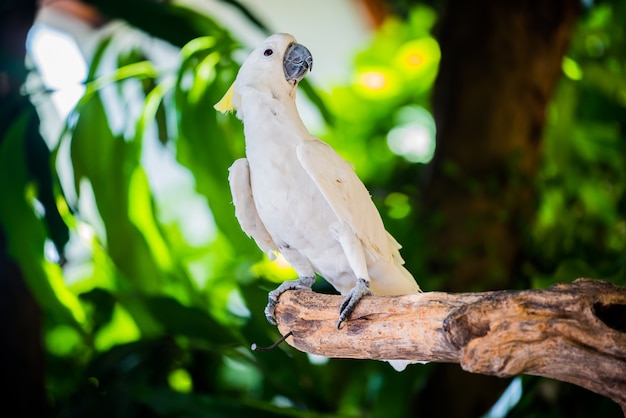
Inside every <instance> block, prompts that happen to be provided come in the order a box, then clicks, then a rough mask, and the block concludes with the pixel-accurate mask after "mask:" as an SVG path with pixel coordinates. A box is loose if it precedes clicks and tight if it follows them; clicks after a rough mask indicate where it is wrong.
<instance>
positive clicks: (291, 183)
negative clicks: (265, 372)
mask: <svg viewBox="0 0 626 418" xmlns="http://www.w3.org/2000/svg"><path fill="white" fill-rule="evenodd" d="M311 66H312V58H311V55H310V53H309V51H308V50H307V49H306V48H305V47H303V46H302V45H300V44H297V42H296V40H295V38H294V37H293V36H291V35H288V34H276V35H272V36H270V37H269V38H267V39H266V40H265V41H264V42H263V44H262V45H261V46H259V47H258V48H257V49H255V50H254V51H253V52H252V53H251V54H250V56H249V57H248V58H247V59H246V61H245V62H244V63H243V65H242V67H241V69H240V70H239V73H238V75H237V79H236V80H235V82H234V84H233V87H231V90H229V92H228V93H227V95H226V96H225V98H224V99H223V100H222V101H221V102H220V103H218V104H217V105H216V109H218V110H220V111H227V110H231V109H234V110H236V111H237V117H238V118H239V119H241V120H242V121H243V125H244V134H245V141H246V158H242V159H239V160H237V161H235V163H234V164H233V165H232V166H231V168H230V175H229V182H230V186H231V192H232V195H233V202H234V205H235V214H236V216H237V219H238V220H239V223H240V225H241V228H242V229H243V231H244V232H245V233H246V234H248V235H249V236H250V237H252V238H253V239H254V240H255V242H256V243H257V245H258V246H259V248H261V250H263V251H264V252H266V253H268V254H271V253H272V252H273V251H278V252H280V253H281V254H283V256H284V257H285V259H286V260H287V261H288V262H289V263H290V264H291V265H292V266H293V268H294V269H295V270H296V272H297V273H298V276H299V277H300V278H299V279H298V280H296V281H293V282H285V283H283V284H282V285H281V286H280V287H279V288H278V289H276V290H275V291H273V292H271V293H270V295H269V303H268V307H267V308H266V316H267V317H268V320H270V322H273V313H274V307H275V305H276V301H277V299H278V296H280V293H282V292H284V291H285V290H287V289H292V288H309V289H310V287H311V285H312V284H313V282H314V280H315V273H318V274H320V275H321V276H322V277H324V278H325V279H326V280H327V281H328V282H330V283H331V284H332V285H333V286H334V287H335V288H336V289H337V290H338V291H339V292H340V293H341V294H342V295H346V298H345V300H344V303H343V304H342V307H341V311H340V317H339V322H338V327H339V326H340V325H341V322H342V321H343V320H345V319H347V316H348V315H349V314H350V313H351V312H352V310H353V309H354V307H355V306H356V304H357V303H358V301H359V300H360V298H361V297H362V296H364V295H367V294H369V290H371V293H373V294H375V295H401V294H410V293H417V292H419V291H420V289H419V286H418V285H417V283H416V282H415V280H414V279H413V277H412V276H411V274H410V273H409V272H408V271H407V270H406V269H405V268H404V267H403V264H404V261H403V260H402V258H401V257H400V253H399V251H398V250H399V248H400V245H399V244H398V243H397V242H396V240H395V239H394V238H393V237H392V236H391V235H390V234H389V233H388V232H387V231H386V230H385V227H384V225H383V222H382V219H381V217H380V214H379V213H378V211H377V209H376V207H375V206H374V204H373V202H372V200H371V197H370V195H369V193H368V191H367V190H366V188H365V186H364V185H363V183H362V182H361V181H360V180H359V178H358V177H357V176H356V174H355V172H354V170H353V168H352V166H351V165H350V164H348V163H347V162H346V161H345V160H344V159H343V158H341V157H340V156H339V155H338V154H337V153H336V152H335V151H334V150H333V149H332V148H331V147H330V146H329V145H328V144H326V143H324V142H323V141H321V140H319V139H317V138H315V137H313V136H312V135H311V134H310V133H309V132H308V130H307V129H306V127H305V126H304V124H303V122H302V120H301V119H300V116H299V114H298V111H297V108H296V103H295V92H296V87H297V84H298V82H299V81H300V80H301V79H302V77H304V75H305V74H306V73H307V71H308V70H310V69H311Z"/></svg>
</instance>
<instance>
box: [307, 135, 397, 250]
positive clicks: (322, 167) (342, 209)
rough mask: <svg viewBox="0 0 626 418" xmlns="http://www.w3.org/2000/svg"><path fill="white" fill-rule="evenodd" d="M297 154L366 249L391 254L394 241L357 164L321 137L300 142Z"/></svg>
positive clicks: (337, 214) (323, 193)
mask: <svg viewBox="0 0 626 418" xmlns="http://www.w3.org/2000/svg"><path fill="white" fill-rule="evenodd" d="M297 155H298V159H299V160H300V164H302V167H304V169H305V170H306V172H307V173H308V174H309V176H311V179H312V180H313V182H314V183H315V184H316V185H317V187H318V188H319V190H320V192H321V193H322V195H323V196H324V198H325V199H326V201H327V202H328V204H329V205H330V207H331V208H332V210H333V212H334V213H335V215H336V216H337V218H339V220H340V221H341V222H342V223H346V224H348V225H350V227H351V228H352V230H353V231H354V233H355V234H356V236H357V237H358V238H359V239H360V240H361V241H362V242H363V245H364V249H365V250H366V252H367V253H368V254H369V255H370V256H374V257H375V258H378V257H381V256H382V257H384V258H388V257H391V248H390V242H389V239H388V236H387V231H386V230H385V227H384V225H383V222H382V219H381V217H380V214H379V213H378V210H377V209H376V206H374V203H373V202H372V199H371V197H370V194H369V192H368V191H367V189H366V188H365V186H364V185H363V183H362V182H361V180H360V179H359V178H358V177H357V175H356V173H355V172H354V168H353V167H352V166H351V165H350V164H349V163H348V162H347V161H346V160H344V159H343V158H342V157H341V156H339V154H337V153H336V152H335V150H333V149H332V148H331V147H330V146H329V145H328V144H326V143H325V142H323V141H320V140H318V139H311V140H306V141H304V142H303V143H302V144H300V145H299V146H298V148H297Z"/></svg>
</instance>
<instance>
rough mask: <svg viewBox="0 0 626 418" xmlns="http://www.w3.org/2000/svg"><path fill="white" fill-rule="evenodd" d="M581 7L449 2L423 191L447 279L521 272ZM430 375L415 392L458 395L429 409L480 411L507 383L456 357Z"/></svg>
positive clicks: (453, 285) (433, 251) (455, 282)
mask: <svg viewBox="0 0 626 418" xmlns="http://www.w3.org/2000/svg"><path fill="white" fill-rule="evenodd" d="M578 14H579V2H578V1H577V0H558V1H554V2H544V1H541V0H522V1H513V2H509V1H498V0H469V1H448V2H446V4H445V7H444V10H443V14H442V18H441V21H440V25H439V28H438V32H439V33H438V39H439V41H440V45H441V51H442V59H441V64H440V70H439V75H438V79H437V82H436V86H435V90H434V95H433V106H434V112H435V120H436V122H437V152H436V156H435V162H434V166H433V172H432V177H431V178H432V181H431V182H430V183H429V184H428V185H427V187H426V189H425V190H424V195H423V196H424V205H425V207H426V212H427V213H428V214H429V215H428V218H427V220H426V221H425V222H424V224H425V225H428V226H429V228H430V229H429V231H428V242H429V243H430V253H429V257H428V260H429V271H431V272H432V273H433V274H434V275H436V276H438V277H440V278H441V281H442V282H443V283H444V287H445V288H444V290H448V291H456V292H458V291H470V290H472V291H475V290H481V289H506V288H512V287H513V286H514V283H512V282H511V281H510V279H511V278H519V277H524V276H523V274H521V273H522V272H521V271H520V264H521V260H522V259H523V254H522V251H523V248H522V246H523V243H524V241H525V239H526V238H527V237H526V236H525V231H528V229H529V225H530V224H531V222H532V219H533V216H534V212H535V208H536V201H537V198H536V191H535V186H534V181H535V178H536V174H537V169H538V163H539V158H540V145H541V138H542V133H543V129H544V124H545V114H546V108H547V105H548V102H549V100H550V98H551V96H552V92H553V90H554V88H555V85H556V83H557V81H558V79H559V77H560V74H561V62H562V59H563V56H564V54H565V51H566V49H567V47H568V43H569V39H570V35H571V32H572V30H573V28H574V25H575V23H576V19H577V16H578ZM442 369H445V366H442ZM433 377H434V380H441V384H440V385H436V387H435V385H433V386H429V388H428V389H427V390H426V391H425V392H424V395H423V402H421V404H423V405H432V404H433V402H431V399H433V396H436V397H437V399H452V398H453V397H454V398H455V399H457V400H458V401H457V402H455V403H450V402H437V405H438V406H437V408H440V406H442V405H443V407H444V408H453V409H454V410H443V411H442V410H441V409H438V410H437V411H422V412H423V413H428V412H430V414H429V415H433V414H435V412H436V414H439V415H442V416H443V415H445V416H449V417H454V416H468V411H471V412H469V415H473V416H477V415H481V414H482V413H484V412H485V410H486V408H488V407H490V406H491V405H492V404H493V402H494V401H495V400H496V399H497V396H499V393H500V392H501V391H502V390H503V389H504V386H505V385H506V382H504V381H493V380H489V379H488V378H485V377H484V376H478V377H477V376H471V375H467V374H463V373H462V372H460V371H459V369H458V368H454V369H447V370H440V371H438V372H435V374H434V376H433ZM468 379H469V380H468ZM489 385H492V386H493V387H492V388H491V389H489V388H488V387H487V386H489ZM468 388H478V389H477V390H476V392H475V393H470V390H468ZM461 389H463V390H461ZM459 393H463V394H465V395H466V399H465V400H463V399H461V398H460V397H459V396H458V394H459Z"/></svg>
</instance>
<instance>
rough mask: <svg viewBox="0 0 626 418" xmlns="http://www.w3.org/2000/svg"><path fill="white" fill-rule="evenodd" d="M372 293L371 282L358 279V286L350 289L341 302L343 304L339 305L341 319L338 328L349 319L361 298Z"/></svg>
mask: <svg viewBox="0 0 626 418" xmlns="http://www.w3.org/2000/svg"><path fill="white" fill-rule="evenodd" d="M371 294H372V292H371V290H370V282H369V281H368V280H365V279H358V280H357V282H356V286H354V287H353V288H352V289H350V291H349V292H348V295H347V296H346V298H345V299H344V300H343V302H341V306H339V321H337V329H339V328H341V324H342V323H343V321H345V320H346V319H348V317H349V316H350V314H351V313H352V312H353V311H354V309H355V308H356V305H358V304H359V301H360V300H361V298H362V297H363V296H370V295H371Z"/></svg>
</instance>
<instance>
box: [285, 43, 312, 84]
mask: <svg viewBox="0 0 626 418" xmlns="http://www.w3.org/2000/svg"><path fill="white" fill-rule="evenodd" d="M283 69H284V70H285V78H286V79H287V81H294V80H295V83H297V82H299V81H300V80H302V79H303V78H304V76H305V75H306V73H307V71H311V70H312V69H313V56H312V55H311V52H310V51H309V50H308V49H307V47H306V46H304V45H300V44H290V45H289V46H288V47H287V50H286V51H285V57H284V58H283Z"/></svg>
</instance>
